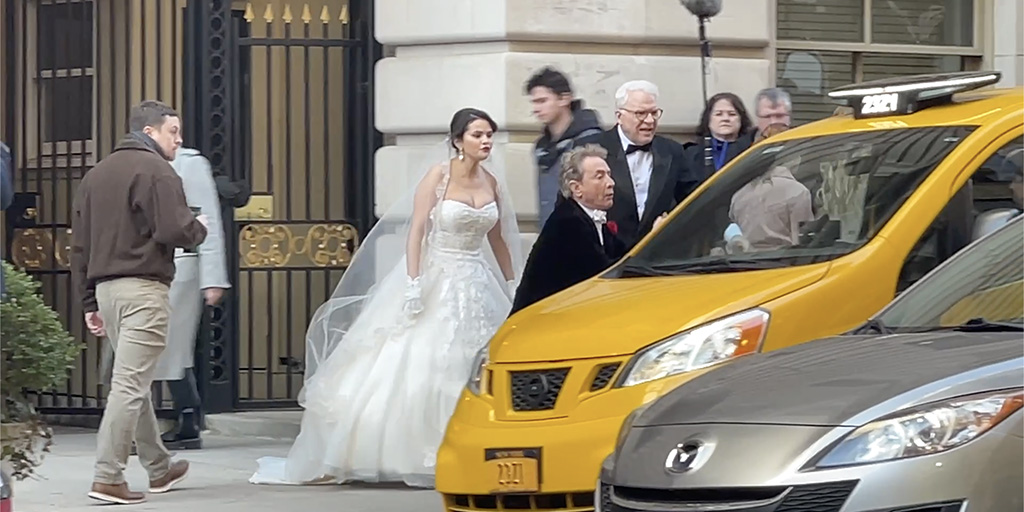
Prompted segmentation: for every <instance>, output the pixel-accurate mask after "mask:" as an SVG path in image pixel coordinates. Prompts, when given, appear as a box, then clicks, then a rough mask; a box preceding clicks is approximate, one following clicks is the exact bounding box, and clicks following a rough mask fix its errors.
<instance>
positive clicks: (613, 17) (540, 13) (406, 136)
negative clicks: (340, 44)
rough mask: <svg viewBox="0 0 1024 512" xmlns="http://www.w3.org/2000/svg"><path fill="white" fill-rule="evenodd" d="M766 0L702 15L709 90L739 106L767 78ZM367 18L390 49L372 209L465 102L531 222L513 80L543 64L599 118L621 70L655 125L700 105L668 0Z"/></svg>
mask: <svg viewBox="0 0 1024 512" xmlns="http://www.w3.org/2000/svg"><path fill="white" fill-rule="evenodd" d="M770 4H771V2H763V1H749V0H742V1H727V2H725V7H724V9H723V11H722V12H721V13H720V14H719V15H718V16H717V17H715V18H714V19H713V20H712V21H711V23H710V25H709V26H708V35H709V37H710V39H711V40H712V45H713V52H714V60H713V65H712V68H711V73H710V76H709V77H708V93H709V95H710V94H714V93H716V92H721V91H731V92H735V93H737V94H738V95H739V96H740V97H742V98H743V99H744V100H745V101H746V102H748V106H750V102H752V101H753V96H754V94H755V93H756V91H757V90H758V89H760V88H762V87H765V86H767V85H768V84H770V83H772V82H773V80H772V79H771V57H772V56H771V54H770V53H769V50H768V46H769V39H770V37H769V30H771V27H770V22H771V17H770V14H771V13H770V12H769V8H770ZM375 16H376V27H375V33H376V38H377V40H378V41H380V42H381V44H383V45H385V47H386V49H387V54H390V55H393V56H391V57H387V58H385V59H383V60H382V61H380V62H379V64H378V67H377V75H376V106H375V108H376V123H377V128H378V129H379V130H380V131H382V132H383V133H385V134H386V135H387V136H388V137H387V140H389V143H390V145H387V146H385V147H383V148H381V149H380V150H379V151H378V152H377V154H376V159H375V160H376V162H375V163H376V167H375V169H376V190H377V193H376V208H377V212H378V213H382V212H383V211H385V210H386V209H387V207H388V206H390V205H391V204H392V202H393V201H394V200H395V199H396V197H397V196H398V195H399V194H400V193H401V192H404V191H406V190H408V189H409V187H411V186H412V182H413V180H415V179H416V177H418V176H419V175H420V174H421V173H422V172H423V171H424V170H425V169H426V168H427V167H428V166H429V165H430V164H431V163H433V162H434V161H435V160H436V158H438V157H441V156H443V153H441V152H439V149H440V147H441V146H440V143H441V141H442V139H443V138H444V133H445V132H446V131H447V129H448V123H449V121H450V119H451V116H452V114H453V113H454V112H455V111H456V110H458V109H460V108H462V107H469V106H471V107H476V108H480V109H483V110H485V111H487V112H488V113H490V114H491V115H492V116H493V117H494V118H495V120H496V121H497V123H498V124H499V127H500V130H499V134H498V136H497V143H496V145H495V146H496V147H495V151H494V153H493V156H492V160H491V162H490V165H491V166H492V167H494V168H496V169H500V170H502V171H503V172H504V173H505V175H506V176H507V178H508V181H509V183H510V188H511V190H512V193H513V199H514V202H515V207H516V210H517V214H518V218H519V219H520V224H521V227H522V229H523V231H524V232H531V231H535V230H536V219H537V208H538V205H537V197H536V185H535V182H536V179H535V175H536V169H535V167H534V164H533V160H532V151H533V141H534V140H535V139H536V138H537V137H538V135H539V130H540V125H539V124H538V123H537V122H535V121H534V120H533V119H532V118H531V115H530V105H529V101H528V98H527V97H526V95H525V94H524V91H523V85H524V83H525V81H526V80H527V78H528V77H529V76H530V75H531V74H532V73H533V72H534V71H535V70H537V69H540V68H541V67H543V66H545V65H554V66H556V67H558V68H559V69H561V70H562V71H563V72H565V73H567V74H568V75H569V76H570V79H571V81H572V83H573V87H574V88H575V90H576V93H577V95H578V97H580V98H582V99H583V100H584V101H585V103H586V105H587V106H588V107H591V108H595V109H596V110H597V111H598V112H599V114H600V116H601V120H602V123H603V124H604V126H605V127H606V128H609V127H611V126H612V125H613V124H614V119H615V117H614V97H613V96H614V94H615V90H616V89H617V88H618V87H619V86H620V85H621V84H622V83H623V82H625V81H627V80H632V79H647V80H651V81H653V82H654V83H656V84H657V85H658V86H659V88H660V90H661V99H660V104H661V107H662V108H664V109H665V114H664V117H663V118H662V120H661V125H660V126H661V127H660V132H661V133H662V134H668V135H672V136H680V137H685V136H686V134H687V133H692V132H693V128H694V126H695V125H696V123H697V121H698V118H699V116H700V112H701V109H702V106H703V99H702V97H701V81H700V78H701V77H700V70H701V65H700V57H699V55H700V53H699V51H700V50H699V47H698V43H697V20H696V18H694V17H693V16H692V15H691V14H690V13H689V12H688V11H687V10H686V9H685V8H683V7H682V6H681V5H680V4H679V2H677V1H674V0H430V1H424V0H376V14H375ZM432 157H433V158H432ZM526 243H529V241H526Z"/></svg>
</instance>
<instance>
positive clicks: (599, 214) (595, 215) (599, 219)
mask: <svg viewBox="0 0 1024 512" xmlns="http://www.w3.org/2000/svg"><path fill="white" fill-rule="evenodd" d="M573 200H574V201H575V199H573ZM576 204H578V205H580V208H583V211H584V212H586V214H587V216H588V217H590V218H591V220H593V221H594V227H595V228H597V239H598V240H600V241H601V245H604V230H603V229H601V228H602V227H603V226H604V224H605V222H607V221H608V213H607V212H605V211H604V210H595V209H593V208H587V207H586V206H583V203H581V202H579V201H576Z"/></svg>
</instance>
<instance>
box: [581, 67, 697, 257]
mask: <svg viewBox="0 0 1024 512" xmlns="http://www.w3.org/2000/svg"><path fill="white" fill-rule="evenodd" d="M658 97H659V91H658V86H656V85H654V84H653V83H651V82H648V81H646V80H631V81H629V82H626V83H624V84H622V86H621V87H619V89H618V91H616V92H615V118H616V120H617V121H618V124H616V125H615V126H614V127H613V128H612V129H610V130H608V131H605V132H601V133H599V134H596V135H592V136H590V137H586V138H584V139H582V140H581V141H580V142H579V144H578V145H580V146H582V145H586V144H597V145H599V146H601V147H603V148H604V149H605V151H607V152H608V156H607V157H606V160H607V163H608V166H609V168H610V169H611V177H612V178H613V179H614V180H615V183H616V186H615V201H614V205H613V206H612V207H611V209H610V210H609V211H608V218H609V220H612V221H615V223H616V224H617V225H618V227H619V237H620V238H621V239H622V241H623V242H624V243H625V244H626V247H627V248H632V247H633V246H634V245H635V244H636V243H637V242H638V241H640V239H641V238H643V237H644V236H645V235H647V233H649V232H650V231H651V230H652V229H653V228H654V224H655V220H657V219H658V218H659V217H662V216H663V215H665V214H666V213H667V212H669V211H671V210H672V209H673V208H675V207H676V205H677V204H679V202H680V201H682V200H683V199H684V198H686V196H687V195H689V194H690V193H691V192H693V190H694V189H695V188H697V186H698V185H700V182H701V180H702V178H701V177H700V176H699V175H697V174H695V173H691V172H690V171H689V169H688V168H687V166H686V164H685V162H684V160H683V147H682V145H680V144H679V143H678V142H675V141H674V140H672V139H669V138H666V137H662V136H660V135H658V134H657V131H658V121H659V120H660V119H661V115H662V113H664V110H662V108H661V107H659V106H658Z"/></svg>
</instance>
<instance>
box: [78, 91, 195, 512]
mask: <svg viewBox="0 0 1024 512" xmlns="http://www.w3.org/2000/svg"><path fill="white" fill-rule="evenodd" d="M128 125H129V128H130V129H131V132H130V133H129V134H128V135H126V136H125V137H124V138H123V139H121V142H119V143H118V144H117V147H115V148H114V151H113V152H112V153H111V154H110V155H108V156H107V157H106V158H104V159H103V160H102V161H101V162H100V163H98V164H96V166H95V167H93V168H92V169H90V170H89V172H87V173H86V174H85V177H84V178H82V182H81V183H80V184H79V185H78V190H77V191H76V193H75V201H74V205H73V208H72V212H73V213H72V214H73V217H72V227H71V233H72V235H71V236H72V242H71V276H72V279H73V282H74V285H75V291H76V293H77V295H78V299H79V301H80V302H81V304H82V307H83V309H84V311H85V324H86V327H88V328H89V331H90V332H91V333H92V334H94V335H96V336H106V337H108V338H109V339H110V344H111V346H112V347H113V349H114V367H113V372H112V376H111V382H110V393H109V394H108V395H107V404H106V408H105V409H104V411H103V419H102V421H101V422H100V429H99V433H98V434H97V445H98V446H97V454H96V465H95V474H94V476H93V484H92V489H91V490H90V491H89V497H90V498H93V499H96V500H99V501H103V502H106V503H117V504H131V503H141V502H143V501H145V495H144V494H143V493H140V492H133V491H131V490H130V489H129V488H128V484H127V483H126V482H125V479H124V467H125V465H126V464H127V462H128V455H129V452H130V451H131V446H132V441H135V442H136V444H137V445H138V453H139V460H140V461H141V462H142V463H143V466H144V467H145V468H146V472H147V473H149V492H152V493H162V492H166V491H168V490H170V488H171V487H172V486H173V485H175V484H177V483H178V482H180V481H181V480H183V479H184V478H185V475H186V473H187V472H188V461H184V460H179V461H177V462H171V454H170V453H169V452H168V451H167V448H165V447H164V445H163V443H162V442H161V441H160V431H159V429H158V427H157V420H156V414H155V412H154V410H153V402H152V400H151V398H150V386H151V385H152V383H153V372H154V370H155V369H156V364H157V361H158V359H159V358H160V354H161V353H162V352H163V350H164V347H165V346H166V343H167V328H168V317H169V314H170V304H169V298H168V293H169V290H170V284H171V281H172V280H173V279H174V272H175V268H174V249H175V248H177V247H182V248H187V249H192V248H195V247H196V246H198V245H199V244H200V243H202V242H203V240H204V239H205V238H206V223H207V221H206V218H205V216H203V215H198V216H196V215H193V213H192V210H191V209H189V206H188V203H186V200H185V192H184V190H183V189H182V182H181V178H179V177H178V175H177V173H175V172H174V169H173V168H171V165H170V163H169V162H170V160H172V159H173V158H174V155H175V151H176V150H177V149H178V147H179V146H180V145H181V120H180V119H179V117H178V114H177V112H175V111H174V110H173V109H171V108H170V107H168V106H167V105H164V104H163V103H160V102H157V101H144V102H142V103H141V104H139V105H137V106H135V107H133V108H132V110H131V113H130V117H129V121H128Z"/></svg>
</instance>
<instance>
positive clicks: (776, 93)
mask: <svg viewBox="0 0 1024 512" xmlns="http://www.w3.org/2000/svg"><path fill="white" fill-rule="evenodd" d="M762 99H766V100H768V104H769V105H773V106H774V105H778V104H780V103H781V104H782V105H785V106H786V112H790V113H792V112H793V100H792V99H790V97H789V93H788V92H786V91H785V90H783V89H780V88H778V87H769V88H767V89H761V90H760V91H757V95H756V96H754V113H755V114H757V109H758V105H760V104H761V100H762Z"/></svg>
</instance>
